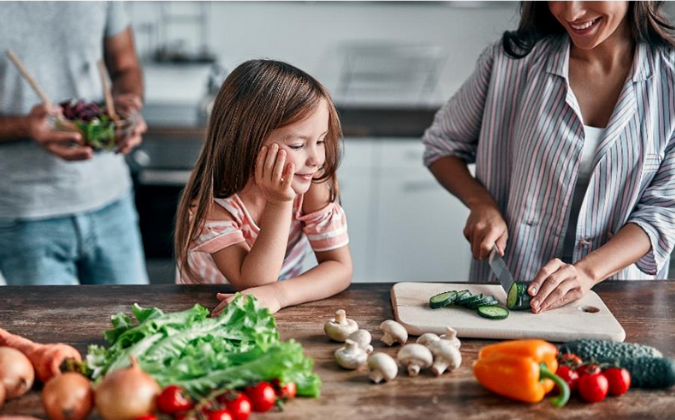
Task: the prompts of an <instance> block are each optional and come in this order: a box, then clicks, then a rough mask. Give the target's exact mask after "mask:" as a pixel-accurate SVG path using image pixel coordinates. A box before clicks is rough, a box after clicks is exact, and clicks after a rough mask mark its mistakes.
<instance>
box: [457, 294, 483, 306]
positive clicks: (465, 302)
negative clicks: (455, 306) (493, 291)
mask: <svg viewBox="0 0 675 420" xmlns="http://www.w3.org/2000/svg"><path fill="white" fill-rule="evenodd" d="M482 300H483V294H482V293H480V294H477V295H473V296H471V297H470V298H468V299H465V300H463V301H462V302H461V303H460V304H459V305H460V306H463V307H465V308H467V309H471V305H473V304H474V303H477V302H481V301H482Z"/></svg>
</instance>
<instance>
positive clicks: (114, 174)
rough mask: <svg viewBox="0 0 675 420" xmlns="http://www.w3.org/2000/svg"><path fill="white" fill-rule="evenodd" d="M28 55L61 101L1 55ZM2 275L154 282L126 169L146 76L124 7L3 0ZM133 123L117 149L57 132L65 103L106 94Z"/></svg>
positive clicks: (9, 278)
mask: <svg viewBox="0 0 675 420" xmlns="http://www.w3.org/2000/svg"><path fill="white" fill-rule="evenodd" d="M10 49H11V50H12V51H14V52H15V53H16V55H17V56H18V57H19V58H20V59H21V60H22V61H23V62H24V64H25V66H26V69H27V70H28V72H29V73H30V74H31V75H32V76H33V77H34V78H35V79H36V80H37V82H38V83H39V85H40V86H41V87H42V89H43V90H44V91H45V93H46V95H47V96H48V97H49V99H50V100H51V101H53V102H54V104H45V103H41V101H40V99H39V97H38V96H37V95H36V94H35V93H34V92H33V91H32V89H31V87H30V85H29V84H28V83H27V82H26V81H25V80H23V78H22V77H21V75H20V73H19V72H18V70H17V69H16V68H15V67H14V66H13V65H12V63H11V62H10V61H9V60H8V58H7V57H6V55H5V51H6V50H10ZM0 53H1V54H2V56H1V57H0V168H1V171H2V176H1V177H0V272H2V274H3V276H4V277H5V279H6V282H7V284H10V285H18V284H78V283H82V284H110V283H117V284H121V283H126V284H128V283H147V282H148V279H147V272H146V269H145V263H144V257H143V251H142V247H141V241H140V233H139V229H138V222H137V218H138V216H137V214H136V210H135V207H134V202H133V194H132V184H131V178H130V176H129V170H128V167H127V166H126V163H125V161H124V157H123V156H124V154H126V153H128V152H129V151H130V150H132V149H133V148H134V147H135V146H137V145H138V144H140V142H141V134H142V133H143V132H145V130H146V125H145V122H144V121H143V119H142V118H141V117H140V112H139V111H140V109H141V107H142V95H143V77H142V73H141V69H140V66H139V63H138V58H137V56H136V52H135V50H134V44H133V34H132V30H131V27H130V25H129V18H128V16H127V15H126V12H125V10H124V4H122V3H117V2H44V3H43V2H6V3H3V5H2V14H1V15H0ZM99 60H104V61H105V64H106V67H107V69H108V73H109V74H110V78H111V81H112V93H113V97H114V102H115V104H116V106H115V108H116V109H117V110H118V112H119V113H120V114H122V115H125V114H135V115H137V116H138V123H137V124H136V126H135V128H134V129H133V131H132V132H131V133H130V134H129V135H128V136H127V137H126V138H120V139H118V143H117V150H116V151H117V153H114V152H107V151H101V152H94V151H93V150H92V148H91V147H89V146H87V145H86V144H85V143H84V141H83V139H82V136H81V135H80V134H79V133H74V132H63V131H55V130H54V129H53V127H52V126H53V124H50V120H53V118H54V116H57V115H59V114H60V113H61V111H62V110H61V109H60V107H59V106H58V105H57V104H58V103H59V102H61V101H64V100H67V99H73V98H74V99H83V100H85V101H91V102H99V103H100V102H102V101H103V88H102V85H101V80H100V75H99V69H98V66H97V63H98V61H99Z"/></svg>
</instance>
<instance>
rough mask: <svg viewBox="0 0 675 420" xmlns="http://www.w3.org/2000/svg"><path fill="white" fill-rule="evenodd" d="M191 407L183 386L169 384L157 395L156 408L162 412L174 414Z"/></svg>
mask: <svg viewBox="0 0 675 420" xmlns="http://www.w3.org/2000/svg"><path fill="white" fill-rule="evenodd" d="M191 408H192V401H191V400H190V397H189V396H188V395H185V391H183V388H181V387H179V386H177V385H169V386H167V387H166V388H164V390H162V393H161V394H159V397H157V409H158V410H159V411H161V412H162V413H164V414H174V413H178V412H179V411H186V410H190V409H191Z"/></svg>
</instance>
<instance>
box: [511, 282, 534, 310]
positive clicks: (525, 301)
mask: <svg viewBox="0 0 675 420" xmlns="http://www.w3.org/2000/svg"><path fill="white" fill-rule="evenodd" d="M528 285H529V283H525V282H514V283H513V284H512V285H511V288H510V289H509V294H508V296H507V298H506V307H507V308H509V309H511V310H514V311H523V310H526V309H530V299H532V298H531V297H530V295H529V294H527V286H528Z"/></svg>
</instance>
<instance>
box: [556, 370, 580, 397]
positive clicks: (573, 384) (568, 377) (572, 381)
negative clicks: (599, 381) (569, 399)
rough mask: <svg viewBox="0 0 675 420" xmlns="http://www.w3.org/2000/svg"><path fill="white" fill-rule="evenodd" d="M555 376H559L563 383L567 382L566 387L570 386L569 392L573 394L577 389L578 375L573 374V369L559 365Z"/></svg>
mask: <svg viewBox="0 0 675 420" xmlns="http://www.w3.org/2000/svg"><path fill="white" fill-rule="evenodd" d="M555 374H556V375H558V376H560V377H561V378H562V379H563V381H565V382H567V385H569V386H570V392H574V391H575V390H576V389H577V383H578V381H579V374H578V373H577V372H575V371H574V369H572V368H571V367H569V366H567V365H561V366H560V367H558V370H557V371H556V372H555Z"/></svg>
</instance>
